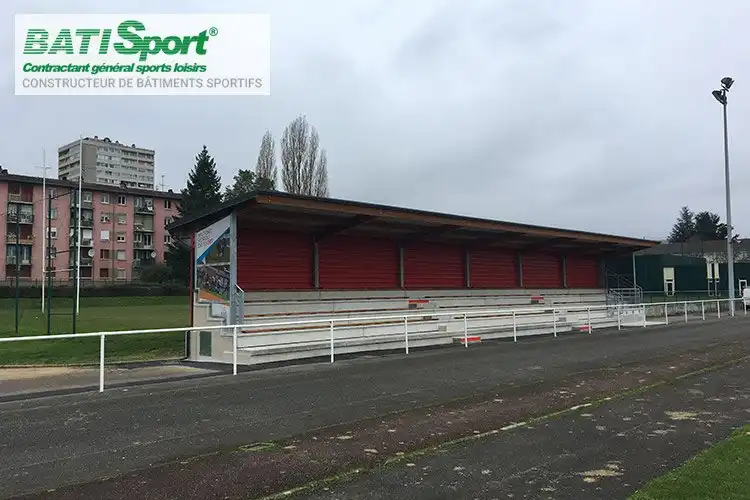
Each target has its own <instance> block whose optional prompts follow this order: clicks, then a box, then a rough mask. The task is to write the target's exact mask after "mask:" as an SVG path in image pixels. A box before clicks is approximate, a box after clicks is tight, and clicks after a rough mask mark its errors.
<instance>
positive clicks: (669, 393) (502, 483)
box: [290, 361, 750, 500]
mask: <svg viewBox="0 0 750 500" xmlns="http://www.w3.org/2000/svg"><path fill="white" fill-rule="evenodd" d="M748 380H750V361H745V362H742V363H740V364H738V365H735V366H732V367H728V368H725V369H722V370H719V371H716V372H712V373H709V374H705V375H702V376H695V377H690V378H687V379H683V380H680V381H678V382H677V383H675V384H674V385H668V386H664V387H659V388H656V389H653V390H649V391H646V392H644V393H643V394H642V395H639V396H634V397H628V398H624V399H620V400H616V401H614V402H610V403H608V404H604V405H601V406H597V407H595V408H592V407H585V408H581V409H579V410H577V411H576V412H574V413H573V414H571V415H568V416H564V417H560V418H552V419H550V420H548V421H546V422H540V423H536V424H532V425H529V426H523V427H518V428H514V429H510V430H507V431H505V432H500V433H497V434H493V435H491V436H488V437H484V438H479V439H476V440H472V441H471V442H467V443H462V444H460V445H456V446H446V447H442V448H440V449H438V450H436V451H434V452H431V453H428V454H425V455H423V456H418V457H413V458H412V457H410V458H406V459H403V460H400V461H399V462H397V463H392V464H390V465H388V466H386V467H381V468H378V469H376V470H374V471H373V472H371V473H368V474H366V475H364V476H360V477H357V478H356V479H355V480H352V481H350V482H341V483H339V484H333V485H328V486H326V487H325V488H321V489H320V491H317V492H312V493H305V494H303V495H299V496H294V497H290V498H306V499H310V500H312V499H315V500H357V499H380V498H382V499H390V498H406V497H408V498H410V499H415V500H418V499H425V500H427V499H429V500H436V499H463V498H466V499H492V498H514V499H518V498H531V499H576V500H586V499H601V498H613V499H614V498H627V497H628V496H629V495H631V494H632V493H633V492H634V491H635V490H637V489H639V488H641V487H643V486H644V485H645V484H646V483H647V482H648V481H649V480H650V479H652V478H655V477H658V476H660V475H662V474H665V473H667V472H669V471H670V470H672V469H674V468H675V467H677V466H679V465H680V464H682V463H684V462H685V461H686V460H688V459H690V458H691V457H693V456H695V455H696V454H697V453H698V452H700V451H701V450H703V449H705V448H707V447H709V446H711V445H713V444H716V443H717V442H718V441H720V440H721V439H724V438H726V437H728V436H729V435H730V434H731V433H732V431H733V430H735V429H737V428H739V427H742V426H743V425H745V424H747V423H748V422H750V382H748Z"/></svg>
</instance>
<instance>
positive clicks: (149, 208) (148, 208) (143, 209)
mask: <svg viewBox="0 0 750 500" xmlns="http://www.w3.org/2000/svg"><path fill="white" fill-rule="evenodd" d="M135 213H137V214H143V215H154V206H153V205H136V206H135Z"/></svg>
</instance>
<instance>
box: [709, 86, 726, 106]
mask: <svg viewBox="0 0 750 500" xmlns="http://www.w3.org/2000/svg"><path fill="white" fill-rule="evenodd" d="M711 94H713V96H714V97H715V98H716V100H717V101H719V102H720V103H721V104H724V105H726V103H727V97H726V96H725V95H724V92H723V91H722V90H714V91H713V92H711Z"/></svg>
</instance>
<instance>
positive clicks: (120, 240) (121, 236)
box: [117, 233, 125, 243]
mask: <svg viewBox="0 0 750 500" xmlns="http://www.w3.org/2000/svg"><path fill="white" fill-rule="evenodd" d="M117 242H118V243H124V242H125V233H117Z"/></svg>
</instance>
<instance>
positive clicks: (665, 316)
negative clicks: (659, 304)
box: [664, 302, 669, 325]
mask: <svg viewBox="0 0 750 500" xmlns="http://www.w3.org/2000/svg"><path fill="white" fill-rule="evenodd" d="M664 324H665V325H668V324H669V315H668V314H667V303H666V302H665V303H664Z"/></svg>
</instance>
